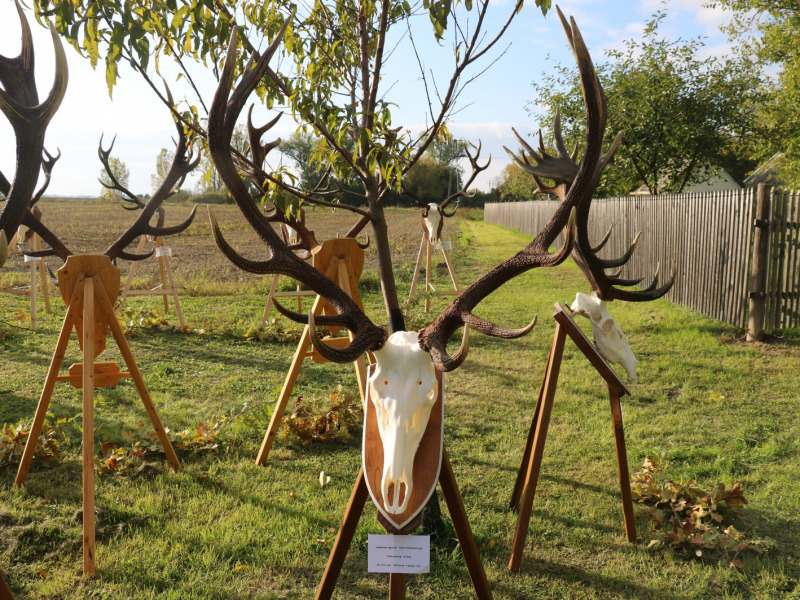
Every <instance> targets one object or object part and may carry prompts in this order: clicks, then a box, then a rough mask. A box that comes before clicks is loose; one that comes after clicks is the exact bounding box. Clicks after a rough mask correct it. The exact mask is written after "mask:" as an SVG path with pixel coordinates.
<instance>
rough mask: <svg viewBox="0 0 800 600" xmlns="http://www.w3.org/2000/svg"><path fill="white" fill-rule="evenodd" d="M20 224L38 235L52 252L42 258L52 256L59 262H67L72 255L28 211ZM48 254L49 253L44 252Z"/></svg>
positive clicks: (53, 234)
mask: <svg viewBox="0 0 800 600" xmlns="http://www.w3.org/2000/svg"><path fill="white" fill-rule="evenodd" d="M22 224H23V225H25V227H27V228H28V229H30V230H31V231H33V232H35V233H36V234H38V236H39V237H40V238H42V241H44V242H45V243H46V244H48V245H49V246H50V248H51V250H52V253H51V254H47V255H43V256H52V255H56V256H58V257H59V258H61V260H64V261H65V260H67V257H68V256H71V255H72V252H71V251H70V250H69V248H67V247H66V246H65V245H64V243H63V242H62V241H61V240H60V239H58V237H57V236H56V234H55V233H53V232H52V231H50V229H48V227H47V226H46V225H45V224H44V223H42V221H41V220H40V219H37V218H36V217H35V216H34V214H33V213H32V212H31V211H28V212H27V214H26V215H25V216H24V218H23V219H22ZM45 252H49V251H47V250H46V251H45Z"/></svg>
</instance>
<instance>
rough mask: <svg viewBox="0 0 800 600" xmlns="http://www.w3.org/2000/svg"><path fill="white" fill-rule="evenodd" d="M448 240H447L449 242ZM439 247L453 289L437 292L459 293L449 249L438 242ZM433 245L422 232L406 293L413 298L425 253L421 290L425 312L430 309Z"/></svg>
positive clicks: (446, 293) (444, 294)
mask: <svg viewBox="0 0 800 600" xmlns="http://www.w3.org/2000/svg"><path fill="white" fill-rule="evenodd" d="M449 243H450V242H447V244H449ZM439 248H440V249H441V251H442V254H443V255H444V262H445V263H446V264H447V271H448V272H449V273H450V279H451V281H452V282H453V289H452V290H441V291H440V292H439V294H441V295H442V296H455V295H457V294H458V293H459V291H460V289H459V287H458V281H457V280H456V271H455V269H454V268H453V263H452V261H451V260H450V250H448V249H447V247H446V246H445V245H442V243H441V242H440V244H439ZM434 249H435V247H434V244H433V243H431V240H430V238H429V237H428V236H427V235H425V233H423V234H422V241H421V242H420V245H419V253H417V266H416V267H414V277H413V278H412V279H411V291H410V292H409V293H408V299H409V300H411V299H413V298H414V295H415V294H416V291H417V283H418V282H419V273H420V270H421V267H422V256H423V254H424V255H425V291H424V292H422V293H423V294H425V312H426V313H427V312H428V311H430V309H431V292H433V291H434V288H433V285H432V284H431V262H432V259H433V251H434Z"/></svg>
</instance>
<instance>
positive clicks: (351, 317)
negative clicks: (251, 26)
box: [208, 19, 388, 362]
mask: <svg viewBox="0 0 800 600" xmlns="http://www.w3.org/2000/svg"><path fill="white" fill-rule="evenodd" d="M288 23H289V20H288V19H287V21H286V22H285V23H284V24H283V27H281V29H280V31H279V32H278V34H277V35H276V37H275V39H274V40H273V41H272V43H271V44H270V46H269V48H268V49H267V50H266V52H264V54H263V55H262V56H261V57H260V58H258V59H257V60H256V58H255V57H251V58H250V60H249V61H248V63H247V65H246V67H245V68H244V70H243V72H242V75H241V80H240V82H239V84H238V85H237V86H236V88H235V89H234V90H233V92H232V93H231V86H232V84H233V77H234V66H235V63H236V52H237V46H238V37H237V36H238V35H239V32H238V30H237V29H236V28H233V30H232V31H231V37H230V41H229V43H228V54H227V56H226V58H225V65H224V67H223V70H222V74H221V76H220V82H219V85H218V87H217V91H216V93H215V94H214V100H213V102H212V104H211V108H210V110H209V114H208V147H209V151H210V153H211V159H212V160H213V161H214V165H215V166H216V168H217V172H218V173H219V175H220V177H221V178H222V180H223V181H224V182H225V185H226V186H227V188H228V191H229V192H230V194H231V196H233V199H234V201H235V202H236V204H237V205H238V206H239V209H240V210H241V211H242V214H243V215H244V217H245V218H246V219H247V221H248V223H250V226H251V227H252V228H253V230H254V231H255V232H256V233H257V234H258V236H259V237H260V238H261V239H262V241H263V242H264V243H265V244H266V246H267V250H268V251H269V254H270V256H269V258H268V259H267V260H264V261H260V262H259V261H252V260H248V259H246V258H244V257H242V256H240V255H239V254H237V253H236V252H235V251H234V250H233V248H231V247H230V245H228V243H227V242H226V241H225V240H224V238H223V237H222V233H221V231H220V229H219V226H218V225H217V222H216V220H215V219H214V216H213V213H212V212H211V211H210V210H209V216H210V217H211V224H212V229H213V231H214V238H215V240H216V242H217V245H218V246H219V248H220V250H222V252H223V253H224V254H225V255H226V256H227V257H228V259H229V260H231V262H233V263H234V264H235V265H236V266H238V267H239V268H240V269H243V270H246V271H250V272H252V273H278V274H281V275H288V276H290V277H292V278H294V279H296V280H298V281H300V282H302V283H303V284H305V285H306V286H308V287H309V288H311V289H312V290H314V291H315V292H316V293H318V294H319V295H320V296H323V297H324V298H325V299H326V300H327V301H328V302H329V303H330V304H331V305H332V306H333V308H334V309H335V310H336V311H337V313H339V314H338V315H336V316H329V317H324V316H320V317H317V322H318V323H319V324H321V325H326V324H337V325H344V326H345V327H347V328H348V329H349V330H350V331H351V332H352V334H353V339H352V341H351V342H350V344H349V345H348V346H347V347H346V348H343V349H335V348H330V347H329V346H326V345H325V344H324V343H323V342H322V341H321V340H320V339H319V336H318V335H317V333H316V330H315V328H314V326H313V325H314V322H313V319H310V318H308V319H307V318H306V317H304V316H303V315H299V314H297V313H292V312H290V311H288V310H286V309H285V308H283V307H281V306H280V305H278V304H277V303H276V308H278V310H280V312H281V313H283V314H284V315H287V316H289V317H290V318H293V319H295V320H297V321H300V322H307V321H311V323H310V324H311V328H310V329H311V334H312V342H313V343H314V346H315V347H316V349H317V350H318V351H319V353H320V354H322V355H323V356H324V357H325V358H327V359H329V360H331V361H334V362H352V361H354V360H356V359H357V358H359V357H360V356H361V355H363V354H364V353H365V352H366V351H368V350H377V349H379V348H381V347H382V346H383V344H384V343H385V341H386V338H387V337H388V333H387V332H386V330H384V329H382V328H380V327H377V326H376V325H374V324H373V323H372V321H370V320H369V318H368V317H367V316H366V315H365V314H364V313H363V312H362V311H361V309H360V308H359V307H358V305H357V304H356V303H355V302H354V301H353V300H352V299H351V298H350V297H349V296H348V295H347V294H346V293H345V292H344V291H343V290H342V289H341V288H339V287H338V286H337V285H336V284H335V283H333V281H331V280H330V279H328V278H327V277H325V276H324V275H323V274H322V273H320V272H319V271H317V270H316V269H314V268H313V267H312V266H310V265H309V264H307V263H305V262H303V261H302V260H300V259H299V258H298V257H297V256H295V255H294V253H293V252H292V251H291V250H289V248H288V247H287V246H286V244H284V243H283V241H282V240H281V239H280V236H279V235H278V234H277V233H276V232H275V231H274V230H273V229H272V227H271V226H270V224H269V222H268V220H267V218H266V217H265V216H264V215H263V214H262V213H261V212H260V211H259V210H258V207H257V205H256V203H255V202H253V200H252V198H251V196H250V193H249V192H248V190H247V187H246V186H245V184H244V182H243V181H242V179H241V178H240V177H239V173H238V172H237V170H236V165H235V164H234V161H233V158H232V156H231V150H230V144H231V137H232V135H233V129H234V126H235V124H236V120H237V119H238V117H239V115H240V113H241V111H242V109H243V107H244V104H245V103H246V101H247V97H248V96H249V95H250V93H251V92H252V91H253V89H255V86H256V85H257V84H258V82H259V81H260V80H261V78H262V77H264V75H265V73H266V72H267V69H268V67H269V60H270V59H271V58H272V56H273V54H274V53H275V51H276V50H277V48H278V45H279V44H280V43H281V39H282V38H283V34H284V32H285V30H286V27H287V25H288Z"/></svg>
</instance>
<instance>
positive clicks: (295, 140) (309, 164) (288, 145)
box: [278, 130, 325, 191]
mask: <svg viewBox="0 0 800 600" xmlns="http://www.w3.org/2000/svg"><path fill="white" fill-rule="evenodd" d="M324 146H325V141H324V140H323V139H322V138H320V137H315V136H313V135H312V134H310V133H308V132H307V131H302V130H300V131H296V132H295V133H294V134H292V136H291V137H290V138H289V139H288V140H284V141H282V142H281V144H280V146H278V148H279V149H280V151H281V152H282V153H283V154H284V155H286V156H288V157H289V158H290V159H291V160H292V162H294V165H295V168H296V169H297V186H298V187H299V188H300V189H302V190H305V191H310V190H313V189H314V188H315V187H316V186H317V184H318V183H319V182H320V180H321V179H322V176H323V175H324V173H325V169H324V168H323V167H322V165H321V163H320V159H321V157H322V155H323V154H324V152H325V150H324Z"/></svg>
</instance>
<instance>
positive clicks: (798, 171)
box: [709, 0, 800, 188]
mask: <svg viewBox="0 0 800 600" xmlns="http://www.w3.org/2000/svg"><path fill="white" fill-rule="evenodd" d="M709 5H710V6H718V5H721V6H723V7H725V8H727V9H730V10H733V11H734V18H733V20H732V22H731V24H730V26H729V27H728V28H727V30H728V32H729V33H730V34H731V36H732V37H733V38H734V39H736V40H737V42H738V45H739V46H740V47H741V48H742V50H743V51H744V52H746V53H747V54H749V55H750V56H751V57H753V59H754V60H757V61H759V62H760V63H761V64H762V65H769V64H772V65H777V67H778V72H777V75H776V76H775V77H774V78H764V77H763V76H762V80H761V81H760V82H759V85H763V86H765V87H766V88H767V92H768V94H769V97H768V100H767V101H765V102H763V103H761V104H760V105H759V107H758V119H759V122H760V124H761V127H760V129H759V130H758V131H756V132H755V133H756V136H755V142H756V143H757V145H758V146H757V147H758V152H759V155H760V157H761V158H762V159H764V160H766V159H767V158H769V157H771V156H773V155H774V154H781V155H782V156H781V157H780V158H781V160H780V161H779V162H780V163H781V167H780V169H779V170H780V179H782V180H783V182H784V183H785V184H786V185H788V186H790V187H793V188H797V187H800V53H798V51H797V48H798V39H800V3H798V2H797V0H718V1H716V2H712V3H709ZM773 162H774V161H773Z"/></svg>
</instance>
